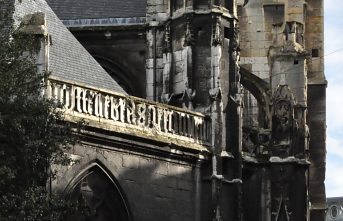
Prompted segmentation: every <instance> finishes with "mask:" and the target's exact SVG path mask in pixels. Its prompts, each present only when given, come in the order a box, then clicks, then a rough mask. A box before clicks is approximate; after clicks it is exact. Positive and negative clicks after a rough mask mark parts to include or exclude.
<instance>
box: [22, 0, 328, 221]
mask: <svg viewBox="0 0 343 221" xmlns="http://www.w3.org/2000/svg"><path fill="white" fill-rule="evenodd" d="M16 4H17V6H16V13H17V14H18V15H20V16H27V15H31V16H33V17H32V18H34V16H38V17H40V18H42V19H31V20H30V17H28V18H27V19H28V20H30V22H31V23H29V24H30V25H32V26H33V27H36V28H37V27H38V29H37V30H44V31H41V32H34V33H33V34H36V35H39V36H41V37H42V40H43V43H42V49H41V51H40V53H39V56H38V58H39V59H38V62H37V63H38V65H39V67H41V69H43V70H44V69H45V70H46V69H48V70H49V71H51V72H52V75H51V77H50V79H49V80H48V81H47V89H46V91H45V95H46V96H48V97H54V98H56V99H58V100H60V101H61V102H63V103H64V104H65V114H66V120H68V121H71V122H74V121H78V120H80V119H84V120H85V121H86V122H87V126H86V128H85V129H84V130H83V131H82V134H81V137H82V139H81V143H80V144H78V145H76V146H75V147H74V148H73V150H72V151H71V152H70V153H68V154H70V156H71V157H72V158H73V159H75V160H77V161H76V163H75V164H72V165H70V166H67V167H57V169H58V171H59V173H58V176H57V179H56V180H54V181H53V183H51V185H52V187H53V189H54V190H55V191H60V192H63V193H64V194H66V195H69V196H71V197H75V198H77V197H80V196H81V195H82V196H84V197H85V198H86V199H87V203H88V205H89V206H90V207H92V208H93V209H94V210H95V213H94V215H93V218H92V220H123V221H128V220H130V221H131V220H135V221H139V220H142V221H143V220H144V221H145V220H170V221H172V220H178V221H182V220H185V221H190V220H192V221H193V220H196V221H200V220H218V221H219V220H246V221H250V220H257V221H268V220H270V221H274V220H275V221H298V220H299V221H300V220H313V221H316V220H322V221H323V220H324V219H325V209H326V198H325V187H324V179H325V152H326V149H325V148H326V147H325V130H326V122H325V91H326V80H325V76H324V68H323V67H324V62H323V55H324V51H323V31H324V30H323V0H244V1H243V0H225V1H224V0H161V1H157V0H146V1H141V0H127V1H108V0H99V1H96V2H94V1H88V0H87V1H76V0H74V1H67V0H58V1H54V0H49V1H47V2H45V1H43V0H36V1H33V0H23V1H20V2H16Z"/></svg>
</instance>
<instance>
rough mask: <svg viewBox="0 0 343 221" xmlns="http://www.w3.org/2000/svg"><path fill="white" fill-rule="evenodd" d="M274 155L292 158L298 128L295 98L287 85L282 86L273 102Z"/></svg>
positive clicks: (272, 143)
mask: <svg viewBox="0 0 343 221" xmlns="http://www.w3.org/2000/svg"><path fill="white" fill-rule="evenodd" d="M272 114H273V116H272V142H271V145H272V147H271V148H272V150H271V152H272V155H273V156H279V157H282V158H283V157H288V156H290V155H291V154H292V153H291V149H292V139H293V134H294V129H295V126H296V123H295V120H294V98H293V95H292V92H291V91H290V89H289V87H288V86H287V85H280V86H279V87H278V89H277V90H276V92H275V94H274V98H273V102H272Z"/></svg>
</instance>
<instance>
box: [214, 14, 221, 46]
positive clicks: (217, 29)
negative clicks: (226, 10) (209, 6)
mask: <svg viewBox="0 0 343 221" xmlns="http://www.w3.org/2000/svg"><path fill="white" fill-rule="evenodd" d="M222 43H223V31H222V27H221V18H220V16H218V15H214V16H213V17H212V45H213V46H217V45H221V44H222Z"/></svg>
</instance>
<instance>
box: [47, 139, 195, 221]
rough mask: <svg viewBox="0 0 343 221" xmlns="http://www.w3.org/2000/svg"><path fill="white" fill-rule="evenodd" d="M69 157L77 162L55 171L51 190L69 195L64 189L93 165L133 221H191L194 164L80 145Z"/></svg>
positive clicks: (98, 146)
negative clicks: (112, 183)
mask: <svg viewBox="0 0 343 221" xmlns="http://www.w3.org/2000/svg"><path fill="white" fill-rule="evenodd" d="M132 145H134V144H132ZM70 154H71V156H72V157H73V158H74V159H77V162H76V163H75V164H73V165H70V166H69V167H64V168H59V173H58V176H57V179H56V180H55V181H54V185H53V186H54V189H55V190H64V191H65V192H73V191H74V190H72V189H68V188H71V187H72V186H73V185H75V183H74V182H75V179H76V177H78V176H80V174H81V172H82V171H84V170H85V169H87V168H88V167H89V166H90V165H92V164H94V163H96V164H97V165H100V166H101V167H102V169H104V170H106V171H108V173H109V175H110V177H111V178H113V179H115V182H117V183H118V184H119V187H120V189H121V190H122V194H123V195H124V197H125V198H126V200H127V202H126V203H127V204H128V207H129V210H130V211H131V214H132V216H133V220H136V221H139V220H142V221H145V220H170V221H182V220H184V221H186V220H187V221H191V220H194V217H195V216H196V211H195V210H196V208H197V207H198V205H197V203H199V202H198V201H197V200H196V197H197V194H199V193H197V192H196V191H197V189H198V188H197V186H198V185H199V183H198V182H199V180H198V177H197V172H196V171H197V168H196V164H194V163H190V162H187V161H183V160H177V159H172V157H158V156H154V155H150V154H145V153H142V152H139V151H138V152H137V151H134V150H133V149H129V148H128V149H126V148H123V147H121V145H120V144H119V145H116V146H115V147H114V146H113V145H112V146H107V145H99V144H90V143H83V144H81V145H77V146H75V147H74V148H73V151H72V152H71V153H70ZM98 197H99V196H98Z"/></svg>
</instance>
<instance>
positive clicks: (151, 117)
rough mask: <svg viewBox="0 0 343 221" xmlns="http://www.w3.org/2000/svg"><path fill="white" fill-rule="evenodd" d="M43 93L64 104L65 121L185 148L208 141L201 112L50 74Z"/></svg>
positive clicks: (207, 128) (199, 146) (207, 126)
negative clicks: (77, 82) (52, 76)
mask: <svg viewBox="0 0 343 221" xmlns="http://www.w3.org/2000/svg"><path fill="white" fill-rule="evenodd" d="M45 95H46V96H47V97H48V98H55V99H57V100H58V101H60V102H61V103H62V104H63V105H64V108H65V116H66V120H69V121H78V120H80V119H84V120H85V121H86V122H87V123H88V125H89V126H93V127H96V128H101V129H105V130H110V131H114V132H119V133H125V134H131V135H134V136H139V137H143V138H148V139H153V140H157V141H162V142H167V143H170V144H173V145H177V146H182V147H185V148H191V149H197V150H206V146H209V145H210V140H209V139H210V135H211V131H210V130H211V122H210V119H209V118H208V117H205V115H203V114H201V113H197V112H191V111H188V110H185V109H181V108H177V107H173V106H169V105H165V104H161V103H156V102H153V101H149V100H145V99H141V98H137V97H132V96H126V95H123V94H120V93H116V92H111V91H108V90H103V89H97V88H92V87H89V86H83V85H80V84H76V83H73V82H67V81H65V80H63V81H60V80H58V79H54V78H50V79H49V80H48V81H47V88H46V92H45Z"/></svg>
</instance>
